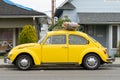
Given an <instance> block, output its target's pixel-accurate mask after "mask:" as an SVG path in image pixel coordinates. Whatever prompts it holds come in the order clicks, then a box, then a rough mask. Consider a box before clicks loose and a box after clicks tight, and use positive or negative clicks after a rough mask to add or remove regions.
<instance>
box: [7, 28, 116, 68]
mask: <svg viewBox="0 0 120 80" xmlns="http://www.w3.org/2000/svg"><path fill="white" fill-rule="evenodd" d="M113 60H114V59H113V58H109V56H108V53H107V50H106V48H104V47H103V46H102V45H101V44H100V43H98V42H97V41H95V40H94V39H92V38H91V37H89V36H88V35H87V34H85V33H83V32H79V31H68V30H61V31H51V32H48V33H47V34H46V35H44V36H43V38H41V40H40V41H39V42H38V43H29V44H22V45H18V46H16V47H14V48H13V49H12V50H11V51H10V52H9V53H8V56H7V59H6V61H7V62H8V63H12V64H14V65H16V66H17V67H18V68H19V69H21V70H27V69H30V68H31V67H32V66H33V65H41V64H46V63H47V64H61V65H62V64H67V63H68V64H70V63H71V64H78V65H81V66H83V67H84V68H86V69H90V70H94V69H98V68H99V66H100V65H101V64H104V63H109V62H112V61H113Z"/></svg>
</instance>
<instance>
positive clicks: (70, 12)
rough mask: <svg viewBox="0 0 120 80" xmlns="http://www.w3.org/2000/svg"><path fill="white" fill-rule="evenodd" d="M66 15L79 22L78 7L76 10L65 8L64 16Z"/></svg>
mask: <svg viewBox="0 0 120 80" xmlns="http://www.w3.org/2000/svg"><path fill="white" fill-rule="evenodd" d="M64 16H68V18H69V19H70V20H71V21H73V22H79V20H78V19H79V18H77V13H76V9H75V10H64V11H63V15H62V18H64Z"/></svg>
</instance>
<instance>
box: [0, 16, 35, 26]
mask: <svg viewBox="0 0 120 80" xmlns="http://www.w3.org/2000/svg"><path fill="white" fill-rule="evenodd" d="M26 24H31V25H33V18H14V19H10V18H0V28H22V27H23V26H24V25H26Z"/></svg>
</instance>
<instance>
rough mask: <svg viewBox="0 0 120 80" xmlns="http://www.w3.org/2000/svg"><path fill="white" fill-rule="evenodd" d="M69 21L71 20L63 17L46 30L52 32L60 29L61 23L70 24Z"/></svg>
mask: <svg viewBox="0 0 120 80" xmlns="http://www.w3.org/2000/svg"><path fill="white" fill-rule="evenodd" d="M70 21H71V20H70V19H69V18H68V17H67V16H65V17H64V19H59V20H58V21H57V22H56V23H55V25H52V26H50V27H49V29H48V30H49V31H52V30H59V29H62V24H63V22H70Z"/></svg>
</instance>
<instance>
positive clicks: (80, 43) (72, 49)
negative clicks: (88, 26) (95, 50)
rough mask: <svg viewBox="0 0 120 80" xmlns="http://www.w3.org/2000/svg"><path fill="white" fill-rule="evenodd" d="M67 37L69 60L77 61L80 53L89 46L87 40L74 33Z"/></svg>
mask: <svg viewBox="0 0 120 80" xmlns="http://www.w3.org/2000/svg"><path fill="white" fill-rule="evenodd" d="M68 39H69V42H68V43H69V46H68V47H69V62H78V61H79V57H80V54H81V53H82V52H83V51H84V50H85V49H87V48H88V47H89V45H88V40H87V39H85V38H84V37H82V36H80V35H76V34H70V35H69V36H68Z"/></svg>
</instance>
